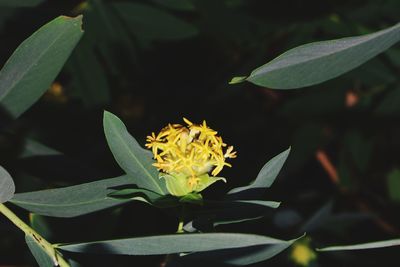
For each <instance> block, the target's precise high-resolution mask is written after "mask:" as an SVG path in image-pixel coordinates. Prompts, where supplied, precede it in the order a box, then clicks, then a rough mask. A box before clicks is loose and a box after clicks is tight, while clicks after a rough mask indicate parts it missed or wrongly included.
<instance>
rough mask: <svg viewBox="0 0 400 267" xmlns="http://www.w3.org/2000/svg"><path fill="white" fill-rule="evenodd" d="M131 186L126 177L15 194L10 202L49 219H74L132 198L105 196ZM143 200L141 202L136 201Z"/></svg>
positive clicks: (129, 179)
mask: <svg viewBox="0 0 400 267" xmlns="http://www.w3.org/2000/svg"><path fill="white" fill-rule="evenodd" d="M129 183H131V178H130V177H128V176H127V175H125V176H121V177H117V178H110V179H105V180H100V181H95V182H91V183H85V184H80V185H74V186H69V187H64V188H57V189H48V190H42V191H35V192H28V193H20V194H15V196H14V197H13V198H12V199H11V201H10V202H11V203H13V204H15V205H17V206H19V207H21V208H24V209H26V210H28V211H30V212H34V213H37V214H40V215H46V216H52V217H67V218H69V217H75V216H80V215H84V214H88V213H92V212H95V211H99V210H103V209H106V208H110V207H114V206H117V205H120V204H123V203H126V202H129V201H132V200H133V199H116V198H112V197H108V194H110V193H112V192H114V191H115V190H114V189H112V188H114V187H118V186H122V185H127V184H129ZM137 200H143V201H144V199H142V198H141V199H137Z"/></svg>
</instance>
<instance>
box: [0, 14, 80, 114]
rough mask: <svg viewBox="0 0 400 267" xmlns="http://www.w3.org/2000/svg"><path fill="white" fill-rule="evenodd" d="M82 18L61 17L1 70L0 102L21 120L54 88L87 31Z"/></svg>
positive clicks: (28, 43) (25, 42)
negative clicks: (51, 86)
mask: <svg viewBox="0 0 400 267" xmlns="http://www.w3.org/2000/svg"><path fill="white" fill-rule="evenodd" d="M81 24H82V16H78V17H76V18H70V17H65V16H60V17H58V18H56V19H54V20H52V21H50V22H49V23H47V24H46V25H44V26H43V27H41V28H40V29H39V30H37V31H36V32H35V33H34V34H32V35H31V36H30V37H29V38H28V39H26V40H25V41H24V42H22V44H21V45H20V46H19V47H18V48H17V49H16V50H15V52H14V53H13V54H12V56H11V57H10V58H9V59H8V61H7V62H6V64H5V65H4V67H3V69H2V70H1V71H0V103H1V105H2V106H3V108H4V109H5V110H6V111H7V112H8V113H9V114H10V115H11V116H12V117H18V116H19V115H21V114H22V113H23V112H24V111H25V110H27V109H28V108H29V107H30V106H31V105H32V104H34V103H35V102H36V101H37V100H38V99H39V97H40V96H41V95H42V94H43V93H44V92H45V91H46V90H47V89H48V88H49V87H50V84H51V82H52V81H53V80H54V79H55V78H56V76H57V74H58V73H59V72H60V70H61V68H62V66H63V65H64V63H65V61H66V60H67V58H68V57H69V55H70V53H71V51H72V50H73V49H74V47H75V45H76V44H77V43H78V41H79V39H80V38H81V36H82V34H83V32H82V30H81Z"/></svg>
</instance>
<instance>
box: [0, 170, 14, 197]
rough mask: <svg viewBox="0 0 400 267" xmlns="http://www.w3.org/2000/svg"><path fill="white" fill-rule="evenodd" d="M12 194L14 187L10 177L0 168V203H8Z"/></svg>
mask: <svg viewBox="0 0 400 267" xmlns="http://www.w3.org/2000/svg"><path fill="white" fill-rule="evenodd" d="M14 192H15V185H14V181H13V179H12V178H11V175H10V174H9V173H8V172H7V171H6V170H5V169H4V168H3V167H1V166H0V203H4V202H7V201H9V200H10V199H11V198H12V197H13V195H14Z"/></svg>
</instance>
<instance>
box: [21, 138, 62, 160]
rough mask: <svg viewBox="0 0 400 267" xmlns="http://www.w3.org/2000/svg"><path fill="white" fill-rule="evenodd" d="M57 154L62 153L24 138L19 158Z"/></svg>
mask: <svg viewBox="0 0 400 267" xmlns="http://www.w3.org/2000/svg"><path fill="white" fill-rule="evenodd" d="M57 155H62V153H61V152H59V151H57V150H55V149H53V148H50V147H48V146H46V145H44V144H42V143H39V142H37V141H35V140H33V139H26V140H25V144H24V148H23V150H22V152H21V155H20V158H29V157H36V156H57Z"/></svg>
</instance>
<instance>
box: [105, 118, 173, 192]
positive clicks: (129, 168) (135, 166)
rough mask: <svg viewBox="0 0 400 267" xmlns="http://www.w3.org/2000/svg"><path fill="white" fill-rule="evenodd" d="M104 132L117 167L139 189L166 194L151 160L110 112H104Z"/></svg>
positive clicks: (161, 180)
mask: <svg viewBox="0 0 400 267" xmlns="http://www.w3.org/2000/svg"><path fill="white" fill-rule="evenodd" d="M104 132H105V135H106V139H107V143H108V145H109V147H110V149H111V152H112V153H113V155H114V158H115V160H116V161H117V162H118V164H119V166H120V167H121V168H122V169H123V170H124V171H125V172H126V173H127V174H128V175H129V176H130V177H131V178H132V180H131V181H133V182H134V183H135V184H136V185H137V186H138V187H139V188H144V189H147V190H151V191H153V192H155V193H158V194H160V195H165V194H167V192H168V191H167V189H166V186H165V182H164V181H163V179H160V178H159V174H158V171H157V169H156V168H155V167H154V166H152V163H153V159H152V158H151V154H149V153H148V151H145V150H144V149H143V148H142V147H141V146H140V145H139V144H138V142H137V141H136V140H135V138H133V136H132V135H130V134H129V132H128V130H127V129H126V127H125V125H124V123H123V122H122V121H121V120H120V119H119V118H118V117H117V116H115V115H113V114H111V113H110V112H107V111H105V112H104Z"/></svg>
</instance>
